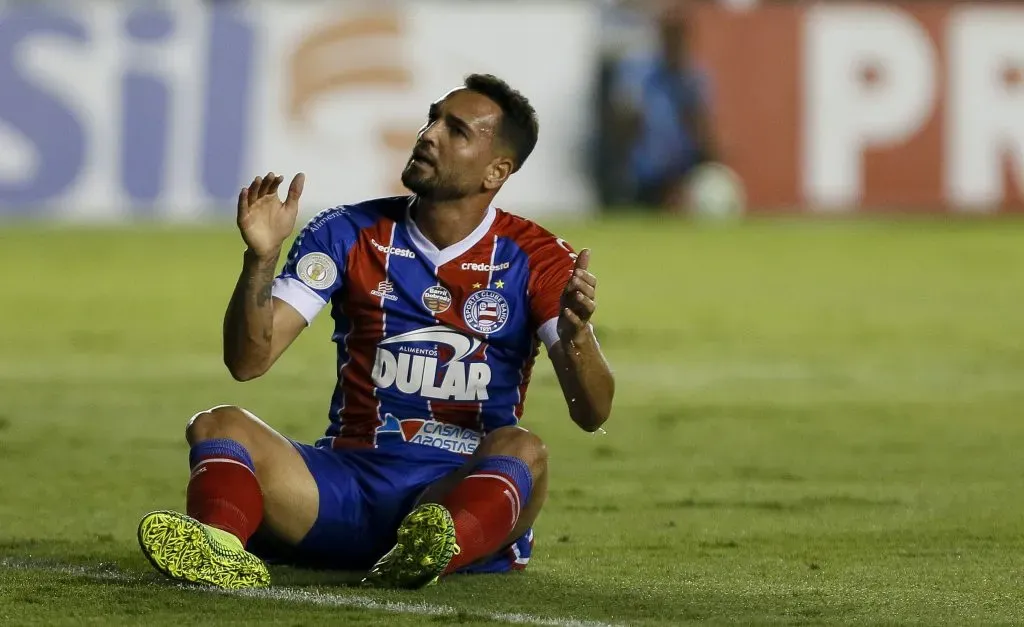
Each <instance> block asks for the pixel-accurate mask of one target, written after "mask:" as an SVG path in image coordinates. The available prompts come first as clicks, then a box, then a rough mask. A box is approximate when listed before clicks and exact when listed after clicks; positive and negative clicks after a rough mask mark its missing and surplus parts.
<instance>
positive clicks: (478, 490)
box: [441, 455, 533, 574]
mask: <svg viewBox="0 0 1024 627" xmlns="http://www.w3.org/2000/svg"><path fill="white" fill-rule="evenodd" d="M532 488H533V477H532V476H531V475H530V468H529V467H528V466H527V465H526V463H525V462H523V461H522V460H521V459H518V458H516V457H508V456H504V455H496V456H493V457H487V458H485V459H484V460H483V461H482V462H481V463H480V464H479V465H478V466H477V467H476V468H475V469H473V474H471V475H469V476H468V477H466V478H465V479H463V480H462V481H460V482H459V484H458V485H456V486H455V489H454V490H452V491H451V493H449V494H448V496H447V497H445V498H444V500H443V501H442V502H441V505H444V506H445V507H446V508H447V509H448V511H449V512H451V515H452V519H453V520H454V521H455V539H456V542H457V543H458V545H459V549H460V551H459V554H458V555H457V556H455V558H454V559H453V560H452V562H451V563H450V564H449V565H448V568H447V569H445V574H448V573H452V572H455V571H456V570H458V569H460V568H462V567H463V566H468V565H469V564H472V563H473V562H475V561H477V560H478V559H480V558H482V557H486V556H488V555H490V554H492V553H494V552H495V551H497V550H499V549H500V548H501V547H502V543H503V542H504V541H505V539H506V538H507V537H508V535H509V533H511V532H512V529H513V528H514V527H515V526H516V522H517V521H518V520H519V513H520V512H521V511H522V508H523V507H524V506H525V505H526V503H527V502H528V500H529V498H530V490H531V489H532Z"/></svg>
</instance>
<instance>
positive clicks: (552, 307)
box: [529, 237, 576, 349]
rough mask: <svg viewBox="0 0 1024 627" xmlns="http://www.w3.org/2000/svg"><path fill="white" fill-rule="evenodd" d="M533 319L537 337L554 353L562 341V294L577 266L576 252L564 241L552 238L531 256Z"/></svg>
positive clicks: (531, 311)
mask: <svg viewBox="0 0 1024 627" xmlns="http://www.w3.org/2000/svg"><path fill="white" fill-rule="evenodd" d="M530 261H531V263H530V266H531V267H530V289H529V297H530V318H531V321H532V322H533V324H534V325H535V327H536V329H537V336H538V337H539V338H540V340H541V341H542V342H544V346H545V347H547V348H548V349H550V348H551V347H552V346H553V345H554V343H555V342H556V341H558V315H559V313H560V312H561V300H562V292H563V291H565V286H566V284H568V282H569V279H571V278H572V271H573V268H574V267H575V265H576V251H574V250H573V249H572V247H571V246H569V244H568V243H567V242H566V241H565V240H563V239H562V238H556V237H552V238H551V242H550V245H545V246H543V247H542V248H540V249H539V250H537V251H536V252H535V253H534V254H533V255H531V260H530Z"/></svg>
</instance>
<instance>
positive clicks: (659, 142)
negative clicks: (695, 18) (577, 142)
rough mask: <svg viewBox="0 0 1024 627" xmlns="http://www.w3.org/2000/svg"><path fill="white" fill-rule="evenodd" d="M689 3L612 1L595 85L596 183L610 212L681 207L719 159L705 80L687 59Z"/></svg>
mask: <svg viewBox="0 0 1024 627" xmlns="http://www.w3.org/2000/svg"><path fill="white" fill-rule="evenodd" d="M691 28H692V24H691V22H690V20H689V4H688V3H684V2H678V1H674V2H649V1H648V2H643V1H625V2H610V3H608V4H606V6H605V8H604V15H603V21H602V36H603V44H604V47H603V50H602V56H601V63H600V67H599V76H598V81H597V85H598V87H597V92H598V97H597V104H598V112H597V116H596V118H595V119H596V121H597V125H596V129H595V138H594V139H595V143H596V150H595V151H594V154H595V155H596V159H595V162H594V164H593V166H594V177H595V186H596V188H597V191H598V194H599V197H600V201H601V204H602V205H603V206H605V207H622V206H629V207H631V208H644V209H649V210H676V209H677V208H678V207H680V206H681V205H682V204H684V202H685V201H684V198H685V192H686V181H687V177H688V176H689V175H690V174H691V173H692V172H693V171H694V168H696V167H697V166H698V165H700V164H703V163H708V162H713V161H714V160H715V158H716V150H715V145H714V139H713V134H712V130H711V123H710V119H709V99H710V85H709V81H708V77H707V76H706V75H704V74H703V73H702V72H701V71H700V69H699V68H698V67H697V66H696V64H695V63H694V62H693V60H692V58H691V56H690V49H689V41H690V37H689V35H690V29H691Z"/></svg>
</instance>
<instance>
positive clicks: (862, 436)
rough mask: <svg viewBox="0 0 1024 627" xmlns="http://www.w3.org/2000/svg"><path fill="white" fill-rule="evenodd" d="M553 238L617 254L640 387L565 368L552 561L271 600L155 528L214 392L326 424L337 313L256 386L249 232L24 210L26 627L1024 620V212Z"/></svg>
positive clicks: (605, 309)
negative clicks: (153, 557)
mask: <svg viewBox="0 0 1024 627" xmlns="http://www.w3.org/2000/svg"><path fill="white" fill-rule="evenodd" d="M559 232H560V233H563V234H564V235H565V236H566V237H567V238H568V239H569V240H570V241H571V242H573V243H574V244H575V245H576V246H577V247H582V246H589V247H592V248H593V250H594V253H593V263H592V266H593V268H594V271H595V273H596V274H598V276H599V278H600V281H601V285H600V292H599V313H598V315H597V318H596V319H595V322H596V324H597V326H598V329H599V333H600V336H601V339H602V342H603V346H604V347H605V349H606V351H607V353H608V355H609V356H610V359H611V361H612V363H613V365H614V367H615V369H616V372H617V376H618V397H617V399H616V406H615V412H614V415H613V417H612V420H611V421H610V422H609V423H608V425H607V431H608V433H607V434H606V435H590V434H586V433H583V432H582V431H579V430H578V429H576V428H575V427H574V426H573V425H572V423H571V422H570V421H569V418H568V416H567V414H566V411H565V409H564V405H563V402H562V400H561V399H560V396H559V392H558V388H557V384H556V382H555V379H554V376H553V374H552V373H551V372H550V368H549V366H548V364H547V363H546V361H545V362H543V363H541V364H540V365H539V371H538V374H537V377H536V379H535V382H534V385H533V386H532V388H531V391H530V396H529V400H528V402H527V418H526V423H525V424H527V425H528V426H529V427H530V428H532V429H534V430H535V431H536V432H537V433H539V434H540V435H541V436H542V437H544V438H545V439H546V441H547V442H548V444H549V448H550V451H551V456H552V460H551V472H552V488H551V492H552V494H551V498H550V500H549V502H548V505H547V508H546V510H545V512H544V513H543V514H542V515H541V519H540V521H539V522H538V524H537V545H536V550H535V554H534V560H533V562H532V563H531V565H530V567H529V569H528V570H527V571H525V572H524V573H517V574H514V575H506V576H490V577H475V578H471V577H470V578H467V577H463V578H454V579H449V580H447V581H445V582H443V583H442V584H441V585H439V586H435V587H433V588H429V589H426V590H423V591H418V592H401V593H398V592H395V593H389V592H367V591H365V590H362V589H359V588H356V587H352V586H349V585H346V582H347V581H348V578H346V577H344V576H341V575H331V574H323V573H309V572H301V571H294V570H289V569H278V570H274V571H273V575H274V577H275V582H276V584H277V586H276V587H275V588H272V589H271V590H270V591H269V592H266V593H263V594H248V595H247V594H223V593H214V592H211V591H208V590H203V589H197V588H185V587H181V586H176V585H172V584H170V583H168V582H166V581H165V580H164V579H162V578H161V577H159V576H158V575H157V574H156V573H155V572H154V571H152V569H151V568H150V567H149V565H148V563H147V562H146V561H145V560H144V558H143V557H142V555H141V554H140V552H139V551H138V548H137V546H136V543H135V528H136V524H137V521H138V519H139V517H140V516H142V515H143V514H144V513H146V512H147V511H150V510H152V509H157V508H168V507H169V508H180V507H182V505H183V501H184V486H185V481H186V479H187V474H188V468H187V461H186V458H187V447H186V444H185V442H184V439H183V430H184V426H185V422H186V420H187V419H188V417H189V416H190V415H191V414H193V413H194V412H196V411H198V410H201V409H204V408H207V407H209V406H212V405H215V404H220V403H235V404H240V405H243V406H245V407H248V408H250V409H251V410H253V411H254V412H256V413H257V414H258V415H260V416H261V417H263V418H264V419H265V420H267V421H268V422H269V423H271V424H272V425H273V426H275V427H277V428H278V429H279V430H281V431H283V432H284V433H286V434H287V435H290V436H292V437H295V438H297V439H301V440H306V441H311V440H313V439H315V438H316V437H317V436H318V435H319V434H320V433H321V432H322V430H323V428H324V427H325V425H326V408H327V403H328V398H329V395H330V392H331V389H332V385H333V384H332V381H333V376H334V347H333V345H332V344H331V343H330V341H329V335H330V328H329V318H328V317H327V316H326V315H324V316H322V317H321V319H320V320H319V321H318V322H317V324H315V325H314V326H313V327H312V328H311V329H309V330H307V331H306V333H305V334H304V335H303V336H302V337H301V338H300V339H299V341H298V342H297V343H296V345H295V346H293V347H292V349H291V350H290V351H289V352H288V353H286V354H285V356H284V357H283V358H282V360H281V361H280V362H279V363H278V364H277V366H275V369H274V370H272V371H271V373H269V374H268V375H267V376H265V377H264V378H262V379H259V380H256V381H253V382H250V383H236V382H234V381H233V380H232V379H231V378H230V376H229V375H228V373H227V371H226V370H225V369H224V367H223V366H222V364H221V358H220V324H221V316H222V312H223V308H224V305H225V303H226V299H227V297H228V295H229V293H230V290H231V288H232V286H233V284H234V281H235V278H236V276H237V271H238V267H239V263H240V259H241V245H240V240H239V239H238V236H237V234H236V232H234V231H233V230H230V229H228V230H198V229H194V230H184V229H181V230H155V229H154V230H142V229H140V230H135V231H128V230H123V231H117V230H104V229H76V230H45V229H32V228H28V227H18V228H10V227H8V228H5V229H4V230H3V231H0V265H2V267H3V268H4V272H3V276H4V278H3V280H2V290H0V299H2V301H0V302H2V312H3V313H2V316H3V318H2V320H3V324H2V325H0V477H2V478H0V624H5V625H6V624H12V625H15V624H41V625H55V624H96V625H108V624H122V623H128V624H147V625H159V624H167V625H181V624H193V623H197V622H202V623H213V624H238V625H241V624H251V623H254V622H258V623H267V624H287V625H304V624H313V623H321V622H322V623H327V622H331V623H334V624H337V623H341V622H351V623H354V624H387V625H404V624H423V623H424V622H426V623H429V624H446V623H451V622H460V623H466V624H497V623H501V622H509V621H518V622H546V624H550V625H567V624H571V621H572V620H577V621H584V622H600V623H612V624H630V625H641V624H680V623H684V622H688V621H707V622H715V623H723V622H724V623H777V624H819V623H858V624H859V623H880V622H884V623H919V624H927V625H935V624H978V623H1003V624H1005V623H1014V622H1018V623H1019V622H1024V223H1021V222H1010V221H1004V222H984V223H982V222H979V223H969V222H958V223H952V222H933V221H917V222H914V221H908V222H898V223H891V224H883V223H880V222H860V223H853V222H830V223H809V222H803V221H779V222H759V223H752V224H747V225H745V226H742V227H735V228H734V227H729V228H713V227H696V226H694V225H686V224H682V223H678V224H672V225H669V226H665V225H657V224H655V223H653V222H643V221H609V222H602V223H599V224H589V225H585V226H584V225H576V226H573V225H569V226H567V227H566V228H564V229H560V230H559Z"/></svg>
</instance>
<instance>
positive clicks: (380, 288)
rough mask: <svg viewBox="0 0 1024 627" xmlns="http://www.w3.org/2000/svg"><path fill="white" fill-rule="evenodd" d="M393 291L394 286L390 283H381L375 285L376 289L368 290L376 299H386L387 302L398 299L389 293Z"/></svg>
mask: <svg viewBox="0 0 1024 627" xmlns="http://www.w3.org/2000/svg"><path fill="white" fill-rule="evenodd" d="M393 291H395V284H394V283H392V282H391V281H381V282H380V283H378V284H377V289H375V290H370V294H372V295H374V296H376V297H377V298H386V299H388V300H398V297H397V296H395V295H394V294H392V293H391V292H393Z"/></svg>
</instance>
